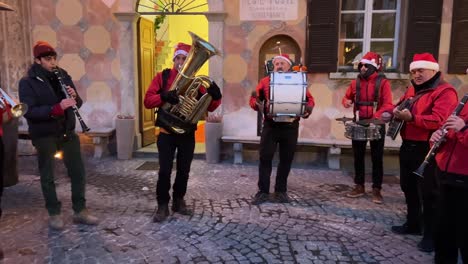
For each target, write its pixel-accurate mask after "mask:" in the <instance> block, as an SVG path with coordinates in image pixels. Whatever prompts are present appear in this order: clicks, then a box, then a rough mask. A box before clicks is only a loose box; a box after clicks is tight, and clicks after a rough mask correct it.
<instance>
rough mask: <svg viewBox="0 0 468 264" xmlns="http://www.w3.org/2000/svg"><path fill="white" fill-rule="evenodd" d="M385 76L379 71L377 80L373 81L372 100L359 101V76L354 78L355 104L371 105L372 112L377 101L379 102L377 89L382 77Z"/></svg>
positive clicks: (375, 108)
mask: <svg viewBox="0 0 468 264" xmlns="http://www.w3.org/2000/svg"><path fill="white" fill-rule="evenodd" d="M384 77H385V75H384V74H382V73H379V75H378V76H377V80H376V81H375V91H374V101H372V102H369V101H361V78H359V77H358V78H357V80H356V106H361V105H363V106H373V107H374V112H375V111H376V110H377V106H378V102H379V91H380V84H381V83H382V79H383V78H384Z"/></svg>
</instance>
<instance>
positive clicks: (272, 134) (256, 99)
mask: <svg viewBox="0 0 468 264" xmlns="http://www.w3.org/2000/svg"><path fill="white" fill-rule="evenodd" d="M291 66H292V62H291V60H290V59H289V56H288V55H287V54H280V55H277V56H275V57H274V58H273V71H274V72H289V71H290V69H291ZM269 95H270V76H267V77H264V78H263V79H261V80H260V82H259V84H258V85H257V87H256V90H255V91H254V92H253V93H252V95H251V97H250V101H249V104H250V107H252V108H253V109H254V110H255V111H263V113H264V120H263V129H262V134H261V137H260V150H259V155H260V162H259V168H258V192H257V193H256V194H255V196H254V197H253V199H252V204H254V205H259V204H261V203H264V202H267V201H268V200H269V193H270V176H271V171H272V160H273V156H274V154H275V151H276V146H277V145H279V164H278V170H277V172H276V183H275V192H274V199H275V201H277V202H280V203H288V202H289V201H290V199H289V196H288V194H287V180H288V175H289V171H290V170H291V163H292V161H293V159H294V153H295V151H296V144H297V137H298V133H299V119H300V118H299V117H292V118H289V120H288V121H285V122H277V121H275V120H274V118H271V117H270V116H269V115H268V111H269V109H268V103H266V102H267V100H268V98H269ZM306 98H307V104H306V109H305V113H304V116H303V117H304V118H308V117H309V115H310V114H311V113H312V108H313V107H314V105H315V103H314V98H313V97H312V95H311V93H310V92H309V91H308V90H307V93H306ZM262 102H264V104H263V105H264V106H263V108H262V109H259V106H260V105H261V103H262Z"/></svg>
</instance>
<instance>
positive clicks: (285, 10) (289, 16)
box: [239, 0, 298, 20]
mask: <svg viewBox="0 0 468 264" xmlns="http://www.w3.org/2000/svg"><path fill="white" fill-rule="evenodd" d="M297 2H298V0H240V9H239V12H240V20H296V19H297V13H298V12H297V9H298V3H297Z"/></svg>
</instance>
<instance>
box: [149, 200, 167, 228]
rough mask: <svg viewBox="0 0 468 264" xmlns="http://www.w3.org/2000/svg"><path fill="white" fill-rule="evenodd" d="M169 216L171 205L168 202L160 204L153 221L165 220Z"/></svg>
mask: <svg viewBox="0 0 468 264" xmlns="http://www.w3.org/2000/svg"><path fill="white" fill-rule="evenodd" d="M168 216H169V206H168V205H167V203H166V204H158V210H157V211H156V214H155V215H154V217H153V222H155V223H159V222H163V221H164V220H166V218H167V217H168Z"/></svg>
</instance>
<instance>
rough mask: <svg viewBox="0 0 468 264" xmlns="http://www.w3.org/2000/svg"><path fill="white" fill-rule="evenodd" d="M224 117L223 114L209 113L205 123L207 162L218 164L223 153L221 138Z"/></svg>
mask: <svg viewBox="0 0 468 264" xmlns="http://www.w3.org/2000/svg"><path fill="white" fill-rule="evenodd" d="M222 121H223V116H222V114H221V113H218V112H213V113H208V116H207V117H206V123H205V147H206V154H205V157H206V162H208V163H218V162H219V159H220V153H221V136H222V134H223V123H222Z"/></svg>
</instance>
